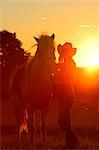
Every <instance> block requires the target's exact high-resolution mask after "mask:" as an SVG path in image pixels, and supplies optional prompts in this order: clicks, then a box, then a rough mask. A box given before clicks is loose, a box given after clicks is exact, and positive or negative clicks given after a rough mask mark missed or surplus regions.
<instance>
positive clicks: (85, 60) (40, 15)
mask: <svg viewBox="0 0 99 150" xmlns="http://www.w3.org/2000/svg"><path fill="white" fill-rule="evenodd" d="M0 10H1V13H0V14H1V15H0V18H1V19H0V20H1V21H0V26H1V30H2V29H6V30H8V31H9V32H16V33H17V37H18V38H19V39H20V40H21V41H22V43H23V48H24V49H25V50H29V49H30V47H31V46H32V45H33V44H35V41H34V40H33V35H35V36H36V35H39V34H41V33H42V32H46V33H48V34H52V33H53V32H54V33H55V35H56V38H55V41H56V46H57V44H58V43H61V44H63V43H64V42H66V41H68V42H72V44H73V46H74V47H77V48H78V51H77V54H76V56H75V57H74V59H75V61H76V63H77V66H99V0H0Z"/></svg>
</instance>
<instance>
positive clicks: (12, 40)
mask: <svg viewBox="0 0 99 150" xmlns="http://www.w3.org/2000/svg"><path fill="white" fill-rule="evenodd" d="M29 56H30V53H27V52H25V50H24V49H23V48H22V42H21V41H20V40H19V39H18V38H17V35H16V33H15V32H14V33H12V32H9V31H7V30H2V31H0V76H1V77H0V78H1V82H0V83H1V86H0V87H1V90H0V93H1V96H0V97H1V98H8V82H9V76H10V73H11V71H12V70H13V68H15V67H16V66H18V65H21V64H23V63H25V62H26V61H27V59H28V58H29Z"/></svg>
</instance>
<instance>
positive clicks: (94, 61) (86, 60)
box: [76, 38, 99, 67]
mask: <svg viewBox="0 0 99 150" xmlns="http://www.w3.org/2000/svg"><path fill="white" fill-rule="evenodd" d="M79 49H80V50H78V51H80V54H79V58H76V59H79V62H78V63H77V64H78V65H80V66H84V67H95V66H99V44H98V40H97V39H95V38H89V39H87V40H86V41H84V42H83V43H82V44H81V45H80V48H79ZM78 53H79V52H78Z"/></svg>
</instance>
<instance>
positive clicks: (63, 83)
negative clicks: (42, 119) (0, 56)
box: [53, 42, 78, 148]
mask: <svg viewBox="0 0 99 150" xmlns="http://www.w3.org/2000/svg"><path fill="white" fill-rule="evenodd" d="M58 53H59V54H60V56H59V63H58V64H56V65H55V68H54V73H53V85H54V94H55V96H56V99H57V100H58V103H59V126H60V127H61V129H62V130H63V131H64V132H65V137H66V141H67V148H75V147H76V146H77V144H78V139H77V137H76V135H75V134H74V132H73V131H72V129H71V119H70V110H71V107H72V106H73V104H74V99H75V93H74V89H73V82H74V76H75V72H76V64H75V62H74V60H73V59H72V57H73V56H74V55H75V54H76V48H73V47H72V44H71V43H67V42H66V43H65V44H64V45H63V46H61V45H60V44H59V45H58Z"/></svg>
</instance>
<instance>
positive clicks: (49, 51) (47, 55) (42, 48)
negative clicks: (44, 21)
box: [34, 34, 55, 63]
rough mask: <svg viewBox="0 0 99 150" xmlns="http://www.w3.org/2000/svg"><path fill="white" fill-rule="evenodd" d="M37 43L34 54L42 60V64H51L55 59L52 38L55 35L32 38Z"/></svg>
mask: <svg viewBox="0 0 99 150" xmlns="http://www.w3.org/2000/svg"><path fill="white" fill-rule="evenodd" d="M34 38H35V40H36V42H37V52H36V54H37V55H38V56H39V58H40V59H42V60H43V61H44V62H46V63H47V62H50V61H51V62H52V61H54V59H55V55H54V51H55V47H54V38H55V35H54V34H53V35H52V36H48V35H41V36H39V38H36V37H34Z"/></svg>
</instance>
